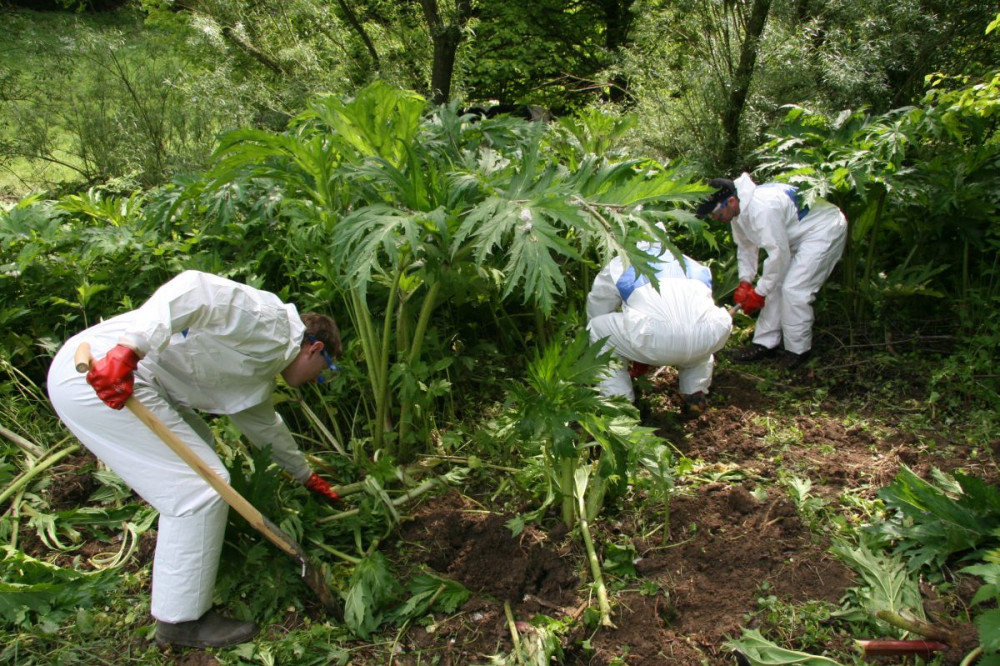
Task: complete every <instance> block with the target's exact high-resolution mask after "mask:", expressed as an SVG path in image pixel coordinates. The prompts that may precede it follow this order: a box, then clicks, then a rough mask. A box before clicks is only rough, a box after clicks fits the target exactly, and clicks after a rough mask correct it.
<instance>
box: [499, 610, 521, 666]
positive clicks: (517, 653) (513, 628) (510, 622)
mask: <svg viewBox="0 0 1000 666" xmlns="http://www.w3.org/2000/svg"><path fill="white" fill-rule="evenodd" d="M503 612H504V614H505V615H506V616H507V626H508V627H509V628H510V638H511V640H512V641H514V657H515V658H516V659H517V663H519V664H521V665H522V666H523V665H524V657H523V656H522V655H521V635H520V634H519V633H517V623H516V622H514V613H513V612H512V611H511V610H510V602H509V601H505V602H503Z"/></svg>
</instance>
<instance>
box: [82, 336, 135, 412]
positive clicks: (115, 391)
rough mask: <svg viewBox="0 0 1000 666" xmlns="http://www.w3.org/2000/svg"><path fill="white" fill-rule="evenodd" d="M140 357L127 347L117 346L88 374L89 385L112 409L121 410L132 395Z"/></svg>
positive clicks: (94, 365) (95, 364)
mask: <svg viewBox="0 0 1000 666" xmlns="http://www.w3.org/2000/svg"><path fill="white" fill-rule="evenodd" d="M138 365H139V356H138V354H136V353H135V352H134V351H133V350H132V349H129V348H128V347H126V346H125V345H115V346H114V347H112V348H111V351H109V352H108V353H107V354H106V355H105V356H104V358H102V359H101V360H100V361H97V362H95V363H94V364H93V366H92V367H91V368H90V371H89V372H87V383H88V384H90V385H91V386H93V387H94V391H96V392H97V397H98V398H100V399H101V400H103V401H104V404H106V405H107V406H108V407H110V408H111V409H121V408H122V407H124V406H125V402H126V401H127V400H128V399H129V396H131V395H132V386H133V384H134V383H135V375H134V374H133V373H134V372H135V369H136V367H138Z"/></svg>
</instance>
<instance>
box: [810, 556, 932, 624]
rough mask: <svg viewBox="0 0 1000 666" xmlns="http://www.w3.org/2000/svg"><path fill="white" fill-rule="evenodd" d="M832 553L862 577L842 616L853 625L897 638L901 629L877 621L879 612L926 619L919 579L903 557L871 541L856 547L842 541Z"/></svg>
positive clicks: (854, 588)
mask: <svg viewBox="0 0 1000 666" xmlns="http://www.w3.org/2000/svg"><path fill="white" fill-rule="evenodd" d="M830 550H831V552H833V553H834V554H835V555H836V556H837V557H838V558H840V559H841V560H842V561H843V562H844V563H845V564H846V565H847V566H849V567H851V568H852V569H854V571H855V572H857V573H858V575H859V576H860V578H861V580H860V585H858V586H857V587H852V588H849V590H848V594H847V598H848V603H847V604H845V609H844V610H843V611H841V612H840V613H839V614H838V616H839V617H841V618H843V619H845V620H848V621H851V622H853V623H854V624H855V626H856V627H869V628H870V629H869V631H873V632H877V633H881V634H890V635H896V636H897V637H899V636H900V631H901V630H900V629H899V628H898V627H894V626H892V625H890V624H889V623H886V622H883V621H882V620H876V619H875V614H876V613H878V612H879V611H893V612H896V613H900V612H904V611H905V612H907V613H911V614H913V615H914V616H915V617H917V618H919V619H925V615H924V607H923V599H922V598H921V596H920V588H919V586H918V580H917V576H915V575H914V574H913V573H912V572H911V571H910V570H908V568H907V562H906V561H904V560H903V558H902V557H901V556H899V555H890V554H887V553H884V552H882V551H881V550H880V549H879V546H878V544H877V543H875V542H873V541H872V540H870V539H869V540H865V539H862V541H861V543H859V544H858V546H857V547H856V548H855V547H852V546H851V545H849V544H847V543H845V542H843V541H841V542H838V543H835V544H834V545H833V546H832V547H831V548H830Z"/></svg>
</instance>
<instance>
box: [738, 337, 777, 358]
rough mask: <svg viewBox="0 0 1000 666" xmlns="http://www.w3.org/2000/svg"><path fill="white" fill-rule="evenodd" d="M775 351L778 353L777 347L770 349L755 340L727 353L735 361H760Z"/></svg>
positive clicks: (772, 354) (769, 356)
mask: <svg viewBox="0 0 1000 666" xmlns="http://www.w3.org/2000/svg"><path fill="white" fill-rule="evenodd" d="M776 353H778V350H777V349H770V348H768V347H765V346H764V345H759V344H757V343H756V342H751V343H750V344H748V345H747V346H746V347H742V348H740V349H737V350H736V351H734V352H733V353H732V354H730V355H729V358H731V359H732V360H733V362H735V363H753V362H755V361H762V360H764V359H765V358H771V357H772V356H774V355H775V354H776Z"/></svg>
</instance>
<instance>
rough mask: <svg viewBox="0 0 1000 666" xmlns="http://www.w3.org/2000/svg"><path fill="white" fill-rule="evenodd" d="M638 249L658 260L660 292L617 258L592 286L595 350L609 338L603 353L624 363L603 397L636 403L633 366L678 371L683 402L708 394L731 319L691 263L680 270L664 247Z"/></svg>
mask: <svg viewBox="0 0 1000 666" xmlns="http://www.w3.org/2000/svg"><path fill="white" fill-rule="evenodd" d="M639 248H640V249H641V250H643V251H645V252H647V253H648V254H650V255H651V256H654V257H657V258H658V261H657V262H656V263H655V269H656V279H657V282H658V283H659V288H658V289H657V288H656V287H654V286H653V284H652V283H651V282H650V281H649V279H648V278H646V277H643V276H641V275H638V274H637V273H636V270H635V268H633V267H631V266H630V267H629V268H625V264H624V262H623V261H622V259H621V258H620V257H615V258H614V259H612V260H611V262H610V263H609V264H608V265H607V266H605V267H604V269H603V270H602V271H601V272H600V273H599V274H598V275H597V277H596V278H595V279H594V285H593V287H592V288H591V290H590V295H589V296H588V298H587V319H588V324H587V328H588V330H589V331H590V340H591V342H597V341H598V340H601V339H602V338H607V339H608V340H607V343H606V345H605V349H608V348H611V349H613V350H614V352H615V354H617V355H618V356H619V362H617V363H615V364H613V365H612V367H611V369H610V370H609V372H608V374H607V375H606V377H605V378H604V379H603V380H602V382H601V384H600V391H601V393H602V394H603V395H605V396H613V395H621V396H625V397H626V398H628V399H629V400H630V401H634V400H635V393H634V391H633V389H632V379H631V377H629V374H628V361H639V362H640V363H646V364H648V365H673V366H676V367H677V369H678V384H679V389H680V392H681V393H682V394H684V395H690V394H692V393H697V392H699V391H702V392H708V387H709V386H710V385H711V383H712V371H713V369H714V367H715V357H714V355H713V354H714V353H715V352H717V351H718V350H719V349H721V348H722V347H723V346H724V345H725V344H726V340H728V339H729V333H730V331H731V330H732V326H733V320H732V317H730V315H729V313H728V312H726V310H725V308H720V307H717V306H716V305H715V301H714V300H713V299H712V273H711V271H710V270H709V269H708V268H707V267H705V266H702V265H701V264H699V263H698V262H696V261H694V260H693V259H690V258H688V257H684V266H681V264H680V262H678V260H677V259H676V258H675V257H674V255H673V254H672V253H671V252H669V251H667V252H662V250H661V249H660V247H659V245H652V244H648V243H644V244H642V245H640V246H639Z"/></svg>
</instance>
